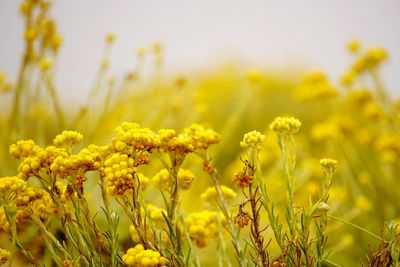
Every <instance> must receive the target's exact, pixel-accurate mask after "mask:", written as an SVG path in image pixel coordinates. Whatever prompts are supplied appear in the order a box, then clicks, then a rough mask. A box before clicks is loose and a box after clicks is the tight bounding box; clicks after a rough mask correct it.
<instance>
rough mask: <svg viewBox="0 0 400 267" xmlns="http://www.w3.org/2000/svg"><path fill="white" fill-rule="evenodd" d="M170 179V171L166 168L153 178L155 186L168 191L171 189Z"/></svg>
mask: <svg viewBox="0 0 400 267" xmlns="http://www.w3.org/2000/svg"><path fill="white" fill-rule="evenodd" d="M170 180H171V178H170V176H169V172H168V171H167V170H166V169H162V170H161V171H159V172H157V173H156V174H155V175H154V176H153V178H151V182H152V184H153V186H154V187H155V188H157V189H159V190H162V191H168V190H169V189H170V186H171V182H170Z"/></svg>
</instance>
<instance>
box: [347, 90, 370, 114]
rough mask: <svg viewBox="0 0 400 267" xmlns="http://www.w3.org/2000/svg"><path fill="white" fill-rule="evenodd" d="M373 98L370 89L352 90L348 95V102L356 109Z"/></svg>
mask: <svg viewBox="0 0 400 267" xmlns="http://www.w3.org/2000/svg"><path fill="white" fill-rule="evenodd" d="M372 99H373V96H372V93H371V92H370V91H369V90H368V89H357V90H352V91H350V92H349V93H348V94H347V96H346V102H347V103H348V104H349V105H350V106H351V107H353V108H356V109H358V108H359V107H360V106H363V105H365V104H367V103H369V102H370V101H372Z"/></svg>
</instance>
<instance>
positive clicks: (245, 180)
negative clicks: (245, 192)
mask: <svg viewBox="0 0 400 267" xmlns="http://www.w3.org/2000/svg"><path fill="white" fill-rule="evenodd" d="M253 179H254V176H253V175H250V174H248V173H247V170H246V168H244V169H243V171H240V172H237V173H235V175H234V176H233V178H232V181H233V183H234V184H235V185H237V186H238V187H239V188H245V187H249V186H250V185H251V184H252V183H253Z"/></svg>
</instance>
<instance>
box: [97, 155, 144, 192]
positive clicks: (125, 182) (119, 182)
mask: <svg viewBox="0 0 400 267" xmlns="http://www.w3.org/2000/svg"><path fill="white" fill-rule="evenodd" d="M135 171H136V168H135V167H134V160H133V158H131V157H128V155H127V154H122V153H114V154H112V155H111V156H110V157H109V158H107V159H106V160H105V161H104V176H105V177H106V178H107V192H108V193H109V194H111V195H123V194H124V193H125V192H126V191H127V190H129V189H132V188H133V186H134V180H133V175H134V172H135Z"/></svg>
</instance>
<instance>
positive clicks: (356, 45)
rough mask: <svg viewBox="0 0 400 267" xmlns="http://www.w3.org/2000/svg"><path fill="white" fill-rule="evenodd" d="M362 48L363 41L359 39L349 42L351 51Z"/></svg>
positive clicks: (348, 45)
mask: <svg viewBox="0 0 400 267" xmlns="http://www.w3.org/2000/svg"><path fill="white" fill-rule="evenodd" d="M360 49H361V43H360V41H358V40H351V41H350V42H348V43H347V50H349V52H350V53H357V52H358V51H360Z"/></svg>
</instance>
